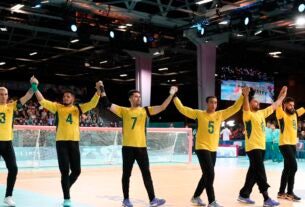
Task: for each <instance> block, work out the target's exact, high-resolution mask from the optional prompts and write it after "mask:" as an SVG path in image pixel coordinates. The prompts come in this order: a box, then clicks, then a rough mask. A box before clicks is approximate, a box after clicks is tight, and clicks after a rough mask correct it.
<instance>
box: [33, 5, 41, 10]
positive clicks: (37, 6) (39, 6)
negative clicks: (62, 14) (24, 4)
mask: <svg viewBox="0 0 305 207" xmlns="http://www.w3.org/2000/svg"><path fill="white" fill-rule="evenodd" d="M32 8H36V9H38V8H41V4H37V5H35V6H34V7H32Z"/></svg>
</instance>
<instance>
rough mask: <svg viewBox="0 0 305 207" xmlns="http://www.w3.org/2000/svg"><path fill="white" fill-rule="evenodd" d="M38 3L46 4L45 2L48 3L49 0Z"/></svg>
mask: <svg viewBox="0 0 305 207" xmlns="http://www.w3.org/2000/svg"><path fill="white" fill-rule="evenodd" d="M40 3H42V4H47V3H49V0H44V1H41V2H40Z"/></svg>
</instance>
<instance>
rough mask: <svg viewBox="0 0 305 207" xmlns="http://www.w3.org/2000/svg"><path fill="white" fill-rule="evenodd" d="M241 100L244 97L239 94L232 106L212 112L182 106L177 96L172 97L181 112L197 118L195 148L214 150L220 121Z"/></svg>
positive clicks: (239, 103)
mask: <svg viewBox="0 0 305 207" xmlns="http://www.w3.org/2000/svg"><path fill="white" fill-rule="evenodd" d="M243 100H244V97H243V96H242V95H241V96H240V97H239V99H238V100H237V101H236V102H235V103H234V104H233V105H232V106H230V107H229V108H227V109H224V110H219V111H216V112H214V113H207V112H206V111H205V110H204V111H203V110H199V109H192V108H189V107H186V106H183V104H182V103H181V101H180V100H179V98H178V97H175V98H174V104H175V106H176V108H177V109H178V111H179V112H180V113H181V114H183V115H184V116H186V117H188V118H190V119H194V120H197V123H198V130H197V134H196V143H195V149H196V150H209V151H212V152H215V151H217V148H218V143H219V137H220V127H221V123H222V122H223V121H224V120H226V119H227V118H229V117H230V116H232V115H233V114H235V113H236V112H238V111H239V110H240V108H241V106H242V104H243Z"/></svg>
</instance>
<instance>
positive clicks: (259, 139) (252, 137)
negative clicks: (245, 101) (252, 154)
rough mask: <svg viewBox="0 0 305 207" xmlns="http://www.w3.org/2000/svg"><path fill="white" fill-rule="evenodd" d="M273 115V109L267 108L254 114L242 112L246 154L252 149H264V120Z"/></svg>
mask: <svg viewBox="0 0 305 207" xmlns="http://www.w3.org/2000/svg"><path fill="white" fill-rule="evenodd" d="M272 113H273V107H272V106H269V107H267V108H265V109H262V110H258V111H256V112H252V111H244V112H243V121H244V125H245V131H246V136H245V142H246V152H248V151H251V150H254V149H261V150H265V149H266V133H265V130H266V120H265V119H266V118H267V117H268V116H270V115H271V114H272Z"/></svg>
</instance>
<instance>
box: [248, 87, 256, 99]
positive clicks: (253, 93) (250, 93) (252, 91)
mask: <svg viewBox="0 0 305 207" xmlns="http://www.w3.org/2000/svg"><path fill="white" fill-rule="evenodd" d="M254 95H255V90H254V89H253V88H250V92H249V101H251V100H252V99H253V98H254Z"/></svg>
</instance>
